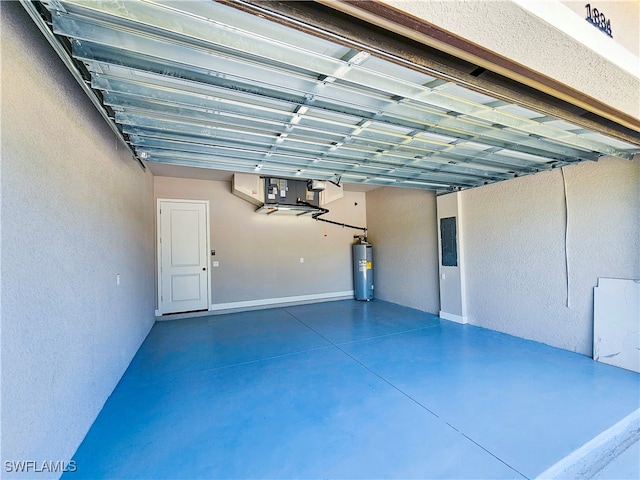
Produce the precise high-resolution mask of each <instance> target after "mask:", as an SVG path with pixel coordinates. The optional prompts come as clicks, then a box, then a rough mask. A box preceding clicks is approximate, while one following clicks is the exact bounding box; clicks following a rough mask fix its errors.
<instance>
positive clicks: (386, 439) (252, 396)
mask: <svg viewBox="0 0 640 480" xmlns="http://www.w3.org/2000/svg"><path fill="white" fill-rule="evenodd" d="M639 378H640V376H639V375H638V374H635V373H632V372H629V371H626V370H622V369H619V368H615V367H611V366H608V365H604V364H600V363H596V362H594V361H593V360H591V359H590V358H587V357H585V356H582V355H578V354H574V353H571V352H567V351H563V350H558V349H555V348H551V347H548V346H545V345H542V344H539V343H535V342H530V341H527V340H523V339H519V338H515V337H511V336H508V335H504V334H500V333H496V332H493V331H490V330H485V329H482V328H478V327H473V326H469V325H458V324H456V323H452V322H448V321H444V320H440V319H439V318H438V317H436V316H433V315H430V314H426V313H422V312H419V311H416V310H412V309H409V308H405V307H401V306H398V305H394V304H390V303H386V302H382V301H379V300H376V301H374V302H370V303H365V302H356V301H339V302H327V303H319V304H313V305H302V306H295V307H288V308H276V309H270V310H262V311H253V312H244V313H235V314H228V315H217V316H208V317H200V318H192V319H184V320H175V321H170V322H159V323H156V325H155V326H154V327H153V329H152V330H151V333H150V334H149V336H148V337H147V339H146V340H145V342H144V343H143V345H142V347H141V348H140V350H139V351H138V353H137V355H136V357H135V358H134V360H133V361H132V363H131V366H130V367H129V369H128V370H127V372H126V374H125V375H124V377H123V378H122V380H121V382H120V383H119V385H118V386H117V388H116V389H115V391H114V392H113V394H112V395H111V397H110V398H109V400H108V401H107V403H106V405H105V407H104V408H103V410H102V412H101V413H100V415H99V417H98V418H97V420H96V421H95V423H94V425H93V427H92V428H91V430H90V431H89V433H88V434H87V436H86V438H85V440H84V442H83V443H82V445H81V446H80V448H79V449H78V451H77V452H76V455H75V457H74V460H75V461H76V464H77V472H75V473H73V474H68V476H69V478H74V479H78V478H185V479H186V478H226V479H231V478H238V479H240V478H241V479H266V478H269V479H277V478H341V479H356V478H367V479H371V478H414V479H417V478H475V479H487V478H491V479H494V478H522V477H527V478H533V477H535V476H536V475H538V474H540V473H541V472H543V471H544V470H546V469H547V468H548V467H550V466H551V465H552V464H554V463H556V462H557V461H559V460H560V459H562V458H563V457H565V456H566V455H568V454H569V453H571V452H572V451H573V450H575V449H577V448H578V447H580V446H581V445H583V444H584V443H586V442H587V441H589V440H590V439H592V438H593V437H595V436H596V435H598V434H599V433H600V432H602V431H603V430H605V429H607V428H608V427H610V426H611V425H613V424H615V423H616V422H618V421H619V420H620V419H622V418H623V417H625V416H627V415H628V414H629V413H631V412H632V411H634V410H636V409H637V408H638V407H639V404H640V399H639V396H638V392H639V391H640V390H639V389H640V380H639Z"/></svg>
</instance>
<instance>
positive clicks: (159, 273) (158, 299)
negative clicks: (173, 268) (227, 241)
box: [155, 198, 211, 317]
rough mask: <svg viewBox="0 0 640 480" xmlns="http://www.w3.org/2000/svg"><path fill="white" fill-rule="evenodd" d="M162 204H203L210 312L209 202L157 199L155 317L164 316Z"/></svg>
mask: <svg viewBox="0 0 640 480" xmlns="http://www.w3.org/2000/svg"><path fill="white" fill-rule="evenodd" d="M162 202H172V203H203V204H204V212H205V214H204V221H205V231H206V254H205V256H206V258H207V310H211V262H210V260H209V252H210V251H211V225H210V217H209V200H193V199H184V198H157V199H156V284H157V285H156V286H157V289H156V305H157V306H158V309H157V310H156V312H155V313H156V317H160V316H162V315H164V309H163V302H162V257H161V254H162V244H161V242H160V234H161V231H160V227H161V225H160V204H161V203H162Z"/></svg>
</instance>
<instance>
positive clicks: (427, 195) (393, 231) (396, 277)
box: [367, 187, 440, 314]
mask: <svg viewBox="0 0 640 480" xmlns="http://www.w3.org/2000/svg"><path fill="white" fill-rule="evenodd" d="M367 225H368V228H369V242H370V243H372V244H373V266H374V282H375V290H374V297H375V298H379V299H381V300H386V301H389V302H393V303H398V304H400V305H405V306H408V307H412V308H416V309H418V310H422V311H425V312H430V313H434V314H437V313H438V311H439V309H440V300H439V288H438V226H437V217H436V196H435V194H434V193H433V192H429V191H425V190H409V189H402V188H390V187H384V188H378V189H375V190H372V191H370V192H367Z"/></svg>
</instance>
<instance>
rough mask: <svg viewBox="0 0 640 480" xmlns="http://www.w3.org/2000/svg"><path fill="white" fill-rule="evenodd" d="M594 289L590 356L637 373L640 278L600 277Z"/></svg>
mask: <svg viewBox="0 0 640 480" xmlns="http://www.w3.org/2000/svg"><path fill="white" fill-rule="evenodd" d="M593 290H594V295H593V359H594V360H596V361H598V362H602V363H607V364H609V365H614V366H616V367H621V368H625V369H627V370H632V371H634V372H639V373H640V280H624V279H619V278H599V279H598V286H597V287H595V288H594V289H593Z"/></svg>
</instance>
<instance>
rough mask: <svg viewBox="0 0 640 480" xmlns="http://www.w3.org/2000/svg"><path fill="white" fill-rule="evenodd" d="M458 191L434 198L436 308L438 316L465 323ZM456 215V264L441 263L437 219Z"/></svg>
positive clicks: (465, 309) (462, 245) (460, 213)
mask: <svg viewBox="0 0 640 480" xmlns="http://www.w3.org/2000/svg"><path fill="white" fill-rule="evenodd" d="M461 196H462V194H461V193H460V192H455V193H449V194H447V195H440V196H439V197H438V198H437V199H436V203H437V215H438V269H439V272H440V312H439V315H440V317H441V318H444V319H446V320H453V321H454V322H458V323H467V321H468V320H467V301H466V291H465V268H466V265H465V259H464V258H465V252H464V235H463V231H462V229H463V228H464V224H465V223H464V218H463V216H462V208H461V200H460V199H461ZM448 217H455V219H456V247H457V255H458V265H456V266H444V265H443V264H442V236H441V232H440V222H441V221H442V219H443V218H448Z"/></svg>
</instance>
